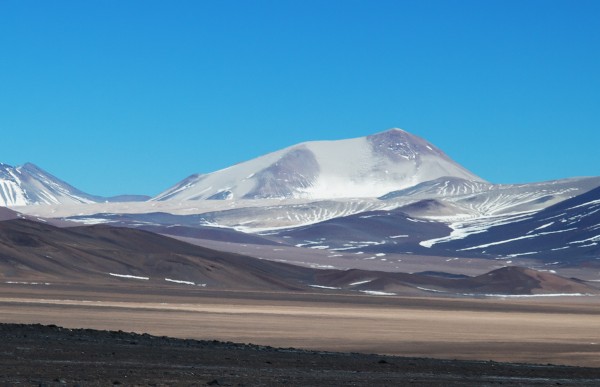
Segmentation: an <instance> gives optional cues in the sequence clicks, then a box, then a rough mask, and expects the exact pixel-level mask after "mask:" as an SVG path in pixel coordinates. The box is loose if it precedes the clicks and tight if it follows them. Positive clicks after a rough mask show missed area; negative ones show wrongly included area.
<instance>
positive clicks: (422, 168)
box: [152, 128, 483, 200]
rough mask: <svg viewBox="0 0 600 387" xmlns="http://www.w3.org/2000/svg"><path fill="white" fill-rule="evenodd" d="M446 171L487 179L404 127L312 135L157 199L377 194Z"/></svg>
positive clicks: (187, 181)
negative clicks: (326, 137) (337, 136)
mask: <svg viewBox="0 0 600 387" xmlns="http://www.w3.org/2000/svg"><path fill="white" fill-rule="evenodd" d="M442 176H451V177H458V178H462V179H466V180H471V181H483V180H482V179H481V178H479V177H478V176H476V175H474V174H473V173H471V172H469V171H468V170H466V169H465V168H463V167H461V166H460V165H458V164H457V163H456V162H454V161H453V160H451V159H450V158H449V157H448V156H447V155H446V154H445V153H444V152H442V151H441V150H440V149H438V148H437V147H435V146H434V145H433V144H431V143H429V142H427V141H426V140H424V139H422V138H420V137H417V136H415V135H413V134H410V133H408V132H406V131H405V130H402V129H399V128H393V129H390V130H387V131H385V132H380V133H376V134H373V135H370V136H366V137H359V138H352V139H347V140H337V141H311V142H305V143H301V144H297V145H293V146H291V147H288V148H285V149H282V150H279V151H276V152H273V153H269V154H266V155H264V156H261V157H258V158H255V159H252V160H249V161H246V162H242V163H239V164H236V165H233V166H231V167H229V168H225V169H222V170H220V171H216V172H213V173H209V174H198V175H192V176H190V177H188V178H187V179H185V180H183V181H182V182H180V183H178V184H177V185H175V186H174V187H172V188H170V189H168V190H167V191H165V192H163V193H161V194H159V195H158V196H156V197H155V198H153V199H152V200H199V199H264V198H276V199H281V198H299V199H300V198H302V199H336V198H349V197H378V196H381V195H384V194H386V193H388V192H391V191H394V190H398V189H403V188H407V187H410V186H413V185H415V184H418V183H421V182H424V181H429V180H433V179H436V178H439V177H442Z"/></svg>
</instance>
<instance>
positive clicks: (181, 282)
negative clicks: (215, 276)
mask: <svg viewBox="0 0 600 387" xmlns="http://www.w3.org/2000/svg"><path fill="white" fill-rule="evenodd" d="M165 281H167V282H174V283H176V284H185V285H194V286H195V285H196V283H195V282H192V281H182V280H176V279H171V278H165Z"/></svg>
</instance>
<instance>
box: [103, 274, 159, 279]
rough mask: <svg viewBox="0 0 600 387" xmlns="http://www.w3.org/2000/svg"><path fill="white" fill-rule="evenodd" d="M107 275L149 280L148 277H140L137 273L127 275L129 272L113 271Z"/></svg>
mask: <svg viewBox="0 0 600 387" xmlns="http://www.w3.org/2000/svg"><path fill="white" fill-rule="evenodd" d="M108 274H109V275H111V276H113V277H119V278H130V279H138V280H146V281H147V280H149V279H150V277H140V276H137V275H129V274H115V273H108Z"/></svg>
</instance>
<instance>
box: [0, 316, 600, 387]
mask: <svg viewBox="0 0 600 387" xmlns="http://www.w3.org/2000/svg"><path fill="white" fill-rule="evenodd" d="M0 339H1V340H0V369H1V372H0V385H3V386H13V385H24V386H107V385H127V386H129V385H132V386H134V385H143V386H179V385H186V386H202V385H215V386H276V385H291V386H296V385H298V386H300V385H301V386H362V385H378V386H398V385H421V386H458V385H461V386H464V385H477V386H487V385H519V386H530V385H531V386H542V385H544V386H545V385H570V386H572V385H578V386H580V385H586V386H594V385H600V368H585V367H572V366H560V365H550V364H548V365H533V364H514V363H499V362H493V361H464V360H440V359H429V358H407V357H397V356H382V355H376V354H359V353H340V352H323V351H308V350H302V349H294V348H273V347H269V346H261V345H253V344H241V343H233V342H221V341H212V340H190V339H177V338H170V337H166V336H162V337H158V336H151V335H148V334H137V333H128V332H122V331H98V330H92V329H67V328H61V327H58V326H55V325H49V326H44V325H39V324H33V325H25V324H0Z"/></svg>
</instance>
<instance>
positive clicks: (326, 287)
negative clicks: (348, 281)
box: [308, 285, 341, 290]
mask: <svg viewBox="0 0 600 387" xmlns="http://www.w3.org/2000/svg"><path fill="white" fill-rule="evenodd" d="M308 286H310V287H311V288H318V289H333V290H338V289H341V288H336V287H333V286H323V285H308Z"/></svg>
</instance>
